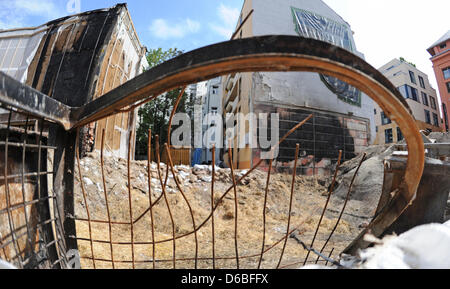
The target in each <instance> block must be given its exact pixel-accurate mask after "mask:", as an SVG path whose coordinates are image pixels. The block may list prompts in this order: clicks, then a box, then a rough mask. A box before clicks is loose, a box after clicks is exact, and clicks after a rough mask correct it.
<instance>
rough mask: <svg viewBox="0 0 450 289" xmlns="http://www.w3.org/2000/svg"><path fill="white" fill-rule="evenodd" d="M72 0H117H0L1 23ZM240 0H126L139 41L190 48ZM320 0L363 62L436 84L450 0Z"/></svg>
mask: <svg viewBox="0 0 450 289" xmlns="http://www.w3.org/2000/svg"><path fill="white" fill-rule="evenodd" d="M73 1H79V2H80V4H81V7H80V8H81V11H88V10H93V9H98V8H105V7H111V6H114V5H115V4H116V3H117V2H115V1H113V0H0V29H6V28H14V27H25V26H37V25H40V24H44V23H46V22H47V21H49V20H52V19H55V18H58V17H61V16H65V15H69V14H74V13H73V12H71V11H68V9H67V5H68V3H70V2H73ZM116 1H120V0H116ZM124 1H126V0H122V2H124ZM243 1H244V0H129V1H128V7H129V10H130V14H131V17H132V19H133V22H134V24H135V27H136V30H137V32H138V35H139V38H140V39H141V42H142V44H143V45H145V46H147V47H148V48H158V47H162V48H164V49H168V48H171V47H176V48H178V49H181V50H184V51H190V50H193V49H196V48H199V47H202V46H205V45H209V44H213V43H217V42H220V41H225V40H228V39H229V37H230V35H231V34H232V31H233V30H234V28H235V25H236V23H237V19H238V17H239V13H240V10H241V8H242V3H243ZM254 1H258V0H254ZM271 1H280V0H271ZM324 1H325V2H326V3H327V4H328V5H329V6H330V7H331V8H333V9H334V10H335V11H336V12H337V13H338V14H339V15H341V16H342V17H343V18H344V19H345V20H346V21H347V22H348V23H349V24H350V25H351V27H352V30H353V31H354V32H355V35H354V37H355V41H356V46H357V48H358V50H359V51H360V52H362V53H364V55H365V57H366V61H367V62H369V63H370V64H371V65H373V66H374V67H376V68H379V67H381V66H382V65H384V64H385V63H387V62H389V61H390V60H392V59H393V58H399V57H404V58H405V59H406V60H408V61H410V62H413V63H416V64H417V67H418V69H420V70H422V71H423V72H425V73H426V74H427V75H428V76H429V79H430V82H431V84H432V86H433V87H435V88H436V87H437V85H436V80H435V77H434V72H433V68H432V64H431V61H430V55H429V54H428V53H427V51H426V49H427V48H428V47H429V46H430V45H431V44H432V43H434V42H435V41H436V40H437V39H439V38H440V37H441V36H443V35H444V34H445V33H446V32H447V31H448V30H449V29H450V21H449V16H448V13H449V11H450V0H427V1H424V0H324ZM69 8H70V7H69ZM69 10H70V9H69Z"/></svg>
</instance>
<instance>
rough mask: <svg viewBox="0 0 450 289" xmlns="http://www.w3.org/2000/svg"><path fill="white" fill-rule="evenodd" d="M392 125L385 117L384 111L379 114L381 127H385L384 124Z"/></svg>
mask: <svg viewBox="0 0 450 289" xmlns="http://www.w3.org/2000/svg"><path fill="white" fill-rule="evenodd" d="M390 123H392V121H391V120H390V119H389V118H388V117H386V115H385V114H384V111H382V112H381V124H382V125H386V124H390Z"/></svg>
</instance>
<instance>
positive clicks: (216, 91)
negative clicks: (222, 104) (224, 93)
mask: <svg viewBox="0 0 450 289" xmlns="http://www.w3.org/2000/svg"><path fill="white" fill-rule="evenodd" d="M218 91H219V87H218V86H213V91H212V93H213V94H217V93H218Z"/></svg>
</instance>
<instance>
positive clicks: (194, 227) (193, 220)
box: [165, 144, 198, 269]
mask: <svg viewBox="0 0 450 289" xmlns="http://www.w3.org/2000/svg"><path fill="white" fill-rule="evenodd" d="M165 150H166V153H167V158H168V160H169V163H168V164H167V166H170V170H171V171H172V175H173V179H174V181H175V184H176V186H177V188H178V190H179V191H180V193H181V195H182V196H183V199H184V201H185V202H186V205H187V206H188V209H189V213H190V214H191V220H192V226H193V229H194V231H196V226H195V217H194V211H193V210H192V206H191V204H190V203H189V200H188V199H187V197H186V194H185V193H184V192H183V189H182V188H181V185H180V182H179V181H178V179H177V176H176V174H175V169H174V167H173V161H172V156H171V153H170V149H169V146H168V145H167V144H165ZM194 239H195V269H197V265H198V264H197V263H198V262H197V258H198V238H197V232H194Z"/></svg>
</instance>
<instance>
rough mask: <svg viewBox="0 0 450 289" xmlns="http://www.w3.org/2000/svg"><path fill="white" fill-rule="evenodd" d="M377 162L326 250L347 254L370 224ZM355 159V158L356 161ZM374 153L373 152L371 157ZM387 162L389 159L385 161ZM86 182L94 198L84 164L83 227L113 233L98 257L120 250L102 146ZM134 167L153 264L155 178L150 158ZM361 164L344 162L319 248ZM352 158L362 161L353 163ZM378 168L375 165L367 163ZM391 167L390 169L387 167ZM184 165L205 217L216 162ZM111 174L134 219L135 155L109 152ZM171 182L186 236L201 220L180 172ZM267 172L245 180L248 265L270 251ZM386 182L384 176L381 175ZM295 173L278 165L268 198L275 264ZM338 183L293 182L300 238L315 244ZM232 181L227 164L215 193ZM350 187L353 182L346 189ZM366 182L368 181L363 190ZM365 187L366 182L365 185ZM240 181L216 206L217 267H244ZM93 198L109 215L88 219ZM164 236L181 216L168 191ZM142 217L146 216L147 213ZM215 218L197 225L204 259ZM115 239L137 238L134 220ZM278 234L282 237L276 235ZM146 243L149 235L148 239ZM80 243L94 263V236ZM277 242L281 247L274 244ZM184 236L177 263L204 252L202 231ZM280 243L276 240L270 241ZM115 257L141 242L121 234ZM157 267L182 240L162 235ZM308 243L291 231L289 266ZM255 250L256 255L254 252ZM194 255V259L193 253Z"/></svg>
mask: <svg viewBox="0 0 450 289" xmlns="http://www.w3.org/2000/svg"><path fill="white" fill-rule="evenodd" d="M372 161H373V163H372V164H370V162H369V163H368V164H369V167H367V168H366V171H365V172H361V173H360V174H361V176H362V179H361V178H359V177H358V178H357V181H356V183H355V187H354V191H355V192H356V193H354V194H352V196H353V197H352V199H351V200H350V201H349V203H348V205H347V209H346V210H345V214H344V215H343V218H342V220H341V221H340V223H339V226H338V227H337V230H336V232H335V233H334V235H333V237H332V238H331V240H330V242H329V244H328V246H327V247H326V248H325V250H324V254H325V255H328V254H329V253H330V251H331V250H332V249H334V250H333V254H332V258H335V259H338V257H339V253H340V252H342V250H343V249H345V247H346V246H347V245H348V244H349V243H350V242H351V241H352V240H353V239H355V237H356V236H357V235H358V234H359V233H360V231H361V230H362V228H363V226H364V225H365V224H368V223H369V222H370V220H371V217H372V216H373V213H374V210H375V208H376V205H377V202H376V201H373V200H377V198H379V194H380V193H381V185H382V184H381V182H380V180H379V179H376V180H375V181H374V182H372V183H371V184H370V192H371V193H370V194H369V195H371V196H370V197H367V198H366V197H361V193H360V191H361V190H360V188H366V190H367V180H364V178H369V179H371V178H370V176H371V174H378V173H380V172H378V171H373V170H379V169H380V166H379V164H378V163H377V161H376V159H372ZM353 163H355V162H353ZM366 163H367V162H366ZM380 164H381V169H382V161H380ZM80 165H81V172H82V178H81V179H82V180H83V185H84V187H85V189H86V198H87V206H86V202H85V201H84V198H83V193H82V191H81V189H80V188H81V184H80V178H79V176H78V172H76V176H77V177H76V183H75V187H76V188H77V190H76V192H75V195H76V198H75V199H76V200H75V202H76V217H77V218H78V219H84V220H79V221H77V237H78V238H85V239H90V234H89V232H91V234H92V239H93V240H100V241H104V242H93V253H94V256H95V259H100V260H111V248H110V245H109V240H110V238H109V225H108V217H107V206H106V201H105V193H104V188H103V181H102V174H101V167H100V157H99V155H98V154H97V153H93V154H90V155H88V156H87V157H86V158H84V159H82V160H81V162H80ZM130 167H131V168H130V171H131V174H130V175H131V187H132V190H131V203H132V214H133V220H135V221H136V220H138V221H137V222H135V224H134V225H133V235H134V238H133V239H134V243H135V245H134V258H135V267H136V268H152V266H153V265H152V260H153V254H152V245H151V244H148V243H149V242H151V241H152V232H151V216H150V212H148V208H149V204H150V203H149V193H148V192H149V188H148V182H147V162H132V163H131V166H130ZM354 167H355V165H354V164H348V165H347V166H346V167H345V170H342V171H341V172H340V176H339V178H338V182H339V184H338V186H337V190H336V194H333V195H332V197H331V201H330V203H329V206H328V210H327V211H326V213H325V216H324V219H323V221H322V225H321V227H320V230H319V233H318V235H317V239H316V242H315V244H314V248H315V249H317V250H320V249H321V248H322V246H323V244H324V242H325V240H326V239H327V238H328V236H329V234H330V231H331V230H332V229H333V227H334V226H335V224H336V222H337V218H338V216H339V213H340V211H341V209H342V207H343V204H344V199H345V195H346V193H343V192H344V191H345V192H346V191H347V190H348V184H349V181H348V179H349V178H350V177H349V176H350V175H351V176H352V175H353V173H354ZM352 168H353V171H352ZM367 170H372V172H367ZM151 172H152V173H151V175H152V176H151V191H152V201H153V202H154V201H155V200H157V199H158V197H160V196H162V190H161V185H160V181H159V179H158V174H157V166H156V164H154V163H153V164H152V165H151ZM246 172H247V171H236V172H235V175H237V176H238V177H240V176H243V175H244V174H245V173H246ZM381 172H382V171H381ZM165 173H166V168H165V165H162V168H161V174H162V175H163V178H164V177H165ZM176 174H177V175H178V179H179V182H180V185H181V188H182V190H183V192H184V193H185V197H186V199H187V201H188V202H189V204H190V205H191V207H192V210H193V214H194V219H195V224H196V227H198V226H199V225H200V224H202V223H204V221H205V220H206V219H207V218H208V216H209V215H210V213H211V179H212V178H211V168H210V167H207V166H196V167H194V168H190V167H186V166H178V167H176ZM105 176H106V191H107V197H108V205H109V209H110V214H111V220H112V222H118V223H129V222H130V210H129V198H128V196H129V192H128V188H127V185H128V180H127V162H126V160H123V159H117V158H114V157H107V158H105ZM168 180H169V181H168V184H167V189H166V192H167V194H166V195H167V199H168V203H169V205H170V209H171V213H172V214H173V219H174V227H175V235H176V236H177V237H179V236H183V235H185V234H187V233H190V232H192V231H193V222H192V218H191V215H190V212H189V207H188V206H187V202H186V200H185V199H184V198H183V196H182V194H181V193H180V191H179V190H178V189H177V187H176V184H175V182H174V179H173V176H172V174H171V173H169V178H168ZM266 181H267V173H266V172H263V171H260V170H256V171H255V172H253V173H252V174H251V175H250V176H249V177H246V178H245V179H244V180H243V181H242V182H241V183H239V184H238V187H237V196H238V212H237V215H238V217H237V224H238V230H237V231H238V234H237V235H238V237H237V243H238V252H239V256H240V260H239V265H240V268H249V269H255V268H257V267H258V262H259V258H260V254H261V248H262V242H263V208H264V194H265V187H266ZM376 182H378V183H376ZM291 183H292V175H288V174H279V173H277V174H272V176H271V182H270V186H269V192H268V199H267V213H266V235H265V236H266V239H265V249H270V250H268V251H267V252H266V253H265V254H264V258H263V261H262V265H261V268H267V269H270V268H276V267H277V264H278V263H279V260H280V255H281V251H282V248H283V244H284V240H283V238H284V237H285V235H286V232H287V221H288V213H289V203H290V194H291ZM330 183H331V178H330V177H320V176H318V177H305V176H297V178H296V179H295V186H294V197H293V202H292V212H291V224H290V231H292V230H294V229H298V232H299V236H300V238H301V240H302V241H303V242H304V243H306V244H307V245H310V244H311V241H312V238H313V236H314V232H315V230H316V227H317V224H318V222H319V218H320V215H321V212H322V210H323V207H324V205H325V202H326V199H327V190H328V187H329V185H330ZM231 186H232V179H231V171H230V170H229V169H218V170H217V171H216V181H215V189H214V199H215V203H216V204H217V203H218V202H219V198H220V197H221V196H222V195H223V194H224V193H225V192H226V191H227V189H228V188H230V187H231ZM345 187H346V188H347V189H345ZM362 191H364V190H362ZM363 193H364V192H363ZM234 206H235V205H234V191H233V190H230V192H229V193H228V194H227V195H226V196H225V198H224V199H223V201H222V202H220V204H219V206H218V209H217V211H216V212H215V213H214V223H215V224H214V225H215V256H216V262H215V265H216V268H223V269H225V268H236V265H237V264H236V258H235V256H236V252H235V238H234V234H235V220H236V214H235V210H234ZM86 207H87V208H88V209H89V213H90V218H91V220H100V221H103V223H92V225H91V229H90V230H89V225H88V224H89V223H88V222H87V221H85V220H86V219H87V218H88V216H87V210H86ZM153 213H154V226H155V239H156V241H163V240H168V239H171V238H172V223H171V219H170V215H169V214H168V209H167V204H166V202H165V199H164V198H163V197H162V198H161V200H160V202H158V204H157V205H156V206H154V209H153ZM139 217H141V218H139ZM211 227H212V226H211V220H209V221H207V222H206V223H204V225H203V226H202V227H201V228H200V229H199V230H198V232H197V238H198V257H199V261H198V268H212V266H213V262H212V259H211V258H212V229H211ZM112 241H113V242H117V243H121V242H122V243H131V225H120V224H113V225H112ZM277 242H278V244H277ZM143 243H144V244H143ZM78 244H79V249H80V254H81V257H82V267H83V268H93V267H94V263H93V262H92V260H91V259H90V258H92V252H91V245H90V241H85V240H79V241H78ZM275 244H277V245H276V246H275V247H273V245H275ZM175 245H176V251H175V252H176V258H177V259H184V260H185V261H184V260H180V261H177V262H176V268H187V269H190V268H194V266H195V262H194V258H195V248H196V243H195V238H194V234H191V235H189V236H186V237H182V238H180V239H178V240H177V241H176V243H175ZM271 247H273V248H271ZM112 249H113V257H114V260H115V264H114V267H115V268H132V263H131V260H132V246H131V245H130V244H123V245H122V244H114V245H113V248H112ZM155 250H156V254H155V256H154V257H155V260H156V261H157V262H156V268H173V263H172V258H173V242H172V241H169V242H163V243H159V244H157V245H156V246H155ZM306 253H307V251H305V250H304V249H303V247H302V246H301V245H300V244H298V242H297V241H295V240H294V239H293V238H288V241H287V246H286V249H285V252H284V256H283V259H282V262H281V267H284V266H287V268H298V267H300V266H301V265H302V264H303V261H304V259H305V257H306ZM247 256H248V257H247ZM186 259H187V260H186ZM309 260H310V261H315V260H316V255H314V254H311V256H310V258H309ZM95 267H96V268H112V262H110V261H96V262H95Z"/></svg>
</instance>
